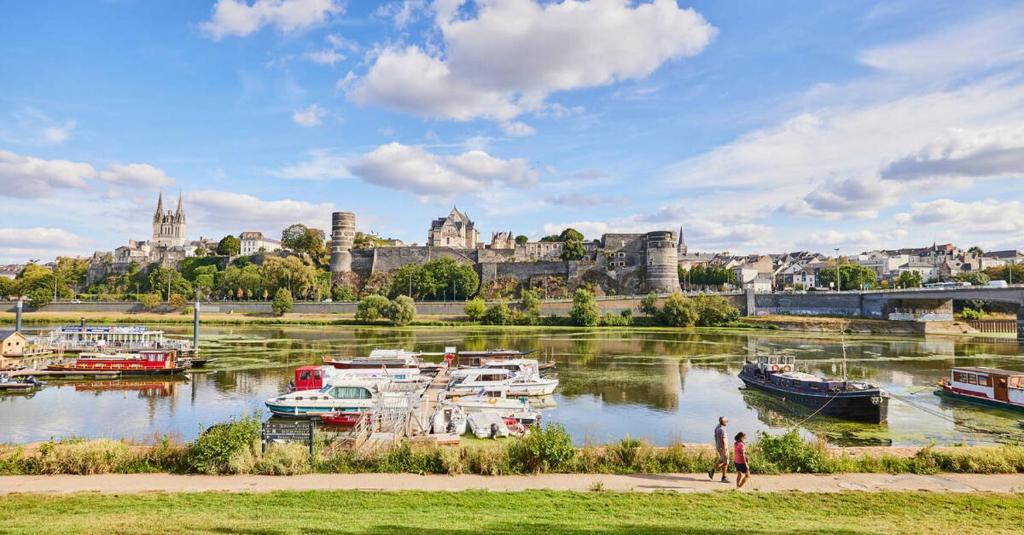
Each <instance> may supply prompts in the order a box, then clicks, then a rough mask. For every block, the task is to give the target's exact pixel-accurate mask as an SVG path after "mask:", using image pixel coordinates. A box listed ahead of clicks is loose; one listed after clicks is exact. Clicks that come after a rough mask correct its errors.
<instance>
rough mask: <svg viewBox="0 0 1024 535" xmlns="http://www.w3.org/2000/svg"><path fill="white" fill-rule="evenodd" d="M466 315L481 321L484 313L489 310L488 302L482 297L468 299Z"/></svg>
mask: <svg viewBox="0 0 1024 535" xmlns="http://www.w3.org/2000/svg"><path fill="white" fill-rule="evenodd" d="M463 311H464V312H465V313H466V316H467V317H469V319H471V320H473V321H480V320H481V319H483V317H484V313H485V312H487V304H486V303H484V300H483V299H482V298H480V297H474V298H473V299H470V300H469V301H466V306H465V308H463Z"/></svg>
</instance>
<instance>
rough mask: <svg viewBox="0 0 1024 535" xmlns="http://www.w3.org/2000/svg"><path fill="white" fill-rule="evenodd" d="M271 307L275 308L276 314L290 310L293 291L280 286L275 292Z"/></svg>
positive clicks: (279, 314)
mask: <svg viewBox="0 0 1024 535" xmlns="http://www.w3.org/2000/svg"><path fill="white" fill-rule="evenodd" d="M270 307H271V308H272V309H273V310H274V314H277V315H278V316H283V315H284V313H285V312H290V311H291V309H292V293H291V292H289V291H288V288H278V289H277V291H276V292H274V301H273V302H272V303H271V305H270Z"/></svg>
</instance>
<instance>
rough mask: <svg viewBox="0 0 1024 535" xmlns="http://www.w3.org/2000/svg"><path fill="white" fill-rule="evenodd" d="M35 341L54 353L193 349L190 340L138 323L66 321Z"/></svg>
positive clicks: (182, 353) (188, 350) (184, 351)
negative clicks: (91, 323)
mask: <svg viewBox="0 0 1024 535" xmlns="http://www.w3.org/2000/svg"><path fill="white" fill-rule="evenodd" d="M33 341H34V342H35V345H37V346H40V347H44V348H47V349H49V350H51V351H54V352H57V353H85V352H93V351H103V352H121V351H124V352H134V351H142V350H159V349H169V350H174V351H176V352H178V354H181V355H184V354H186V353H190V352H191V351H192V342H191V341H189V340H177V339H170V338H165V337H164V332H163V331H154V330H152V329H149V328H148V327H143V326H137V325H112V326H96V327H90V326H87V325H85V323H84V322H83V323H82V324H80V325H65V326H63V327H57V328H56V329H53V330H50V331H47V332H46V333H43V334H41V335H39V336H37V337H35V339H34V340H33Z"/></svg>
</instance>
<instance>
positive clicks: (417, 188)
mask: <svg viewBox="0 0 1024 535" xmlns="http://www.w3.org/2000/svg"><path fill="white" fill-rule="evenodd" d="M348 169H349V171H351V173H352V174H353V175H355V176H358V177H360V178H362V179H363V180H365V181H366V182H369V183H371V184H376V185H378V186H384V187H389V188H394V189H400V190H403V191H409V192H413V193H417V194H421V195H452V194H457V193H478V192H480V191H483V190H484V189H485V188H486V187H487V186H489V185H493V184H496V183H498V184H504V185H513V186H525V185H530V184H533V183H535V182H536V181H537V172H536V171H534V170H533V169H532V168H530V165H529V162H528V161H527V160H525V159H522V158H513V159H509V160H504V159H501V158H496V157H494V156H491V155H490V154H487V153H486V152H484V151H482V150H470V151H467V152H464V153H462V154H458V155H453V156H441V155H437V154H433V153H430V152H428V151H426V150H424V149H423V148H421V147H413V146H409V145H403V144H401V143H389V144H387V145H381V146H379V147H377V148H376V149H374V150H373V151H371V152H369V153H367V154H364V155H363V156H360V157H359V158H356V159H355V160H353V161H352V162H351V163H350V164H349V166H348Z"/></svg>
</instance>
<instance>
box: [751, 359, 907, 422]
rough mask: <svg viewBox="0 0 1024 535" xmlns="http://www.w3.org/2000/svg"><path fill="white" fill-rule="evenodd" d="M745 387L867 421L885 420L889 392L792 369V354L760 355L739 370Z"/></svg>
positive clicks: (872, 386)
mask: <svg viewBox="0 0 1024 535" xmlns="http://www.w3.org/2000/svg"><path fill="white" fill-rule="evenodd" d="M739 377H740V379H741V380H742V381H743V383H744V384H745V385H746V386H747V387H748V388H755V389H758V390H762V391H764V392H767V393H769V394H773V395H776V396H780V397H782V398H784V399H785V400H787V401H793V402H795V403H799V404H800V405H803V406H805V407H808V408H811V409H814V410H815V411H816V412H817V413H818V414H823V415H826V416H834V417H836V418H844V419H848V420H858V421H864V422H871V423H882V422H884V421H886V418H887V416H888V409H889V393H888V392H886V391H885V390H883V389H881V388H879V387H878V386H875V385H872V384H868V383H862V382H857V381H848V380H845V379H827V378H824V377H818V376H816V375H811V374H809V373H804V372H799V371H796V361H795V359H794V358H793V357H786V356H768V357H760V358H758V360H757V361H756V362H749V361H748V362H747V363H746V364H745V365H744V366H743V369H742V370H741V371H740V374H739Z"/></svg>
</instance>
